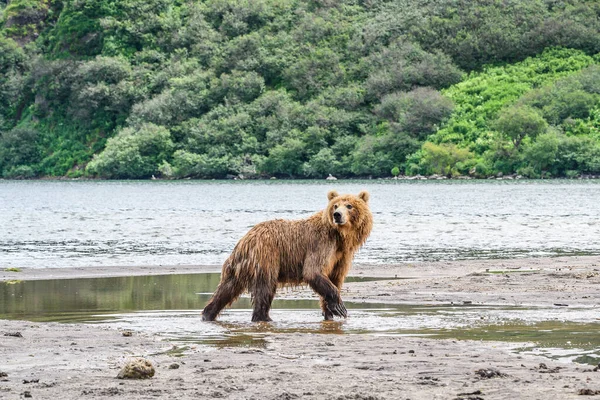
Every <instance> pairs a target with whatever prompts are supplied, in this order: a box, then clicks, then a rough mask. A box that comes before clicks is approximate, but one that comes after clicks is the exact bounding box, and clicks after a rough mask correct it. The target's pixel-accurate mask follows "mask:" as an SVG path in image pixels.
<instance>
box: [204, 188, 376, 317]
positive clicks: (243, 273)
mask: <svg viewBox="0 0 600 400" xmlns="http://www.w3.org/2000/svg"><path fill="white" fill-rule="evenodd" d="M327 198H328V199H329V204H328V205H327V208H326V209H325V210H322V211H319V212H317V213H316V214H314V215H312V216H310V217H308V218H306V219H301V220H295V221H289V220H283V219H276V220H272V221H266V222H262V223H260V224H258V225H256V226H254V227H253V228H252V229H250V231H249V232H248V233H247V234H246V235H245V236H244V237H243V238H242V239H240V241H239V242H238V244H237V245H236V246H235V248H234V249H233V252H232V253H231V255H230V256H229V258H227V260H226V261H225V263H224V264H223V271H222V273H221V282H220V283H219V286H218V287H217V290H216V291H215V293H214V294H213V296H212V298H211V299H210V301H209V302H208V304H207V305H206V307H205V308H204V311H203V312H202V319H203V320H204V321H214V320H215V318H217V316H218V315H219V313H220V312H221V310H222V309H223V308H224V307H225V306H227V305H230V304H231V303H233V301H234V300H235V299H236V298H237V297H238V296H239V295H240V294H241V293H242V292H243V291H244V290H248V291H249V292H250V294H251V296H252V303H253V308H254V310H253V313H252V321H271V319H270V318H269V310H270V309H271V302H272V301H273V298H274V297H275V292H276V290H277V286H278V285H279V284H281V285H300V284H302V283H307V284H308V285H309V286H310V287H311V288H312V289H313V290H314V291H315V292H317V293H318V294H319V296H321V308H322V310H323V316H324V317H325V319H326V320H331V319H333V316H334V315H335V316H338V317H344V318H345V317H346V316H347V312H346V307H345V306H344V303H343V302H342V299H341V297H340V289H341V287H342V284H343V282H344V278H345V277H346V275H347V274H348V270H349V269H350V265H351V263H352V258H353V256H354V253H356V251H357V250H358V249H359V248H360V247H361V246H362V245H363V243H364V242H365V241H366V240H367V237H368V236H369V234H370V233H371V228H372V227H373V215H372V214H371V211H370V210H369V205H368V201H369V193H367V192H365V191H362V192H360V193H359V194H358V196H354V195H350V194H347V195H339V194H338V193H337V192H335V191H331V192H329V193H328V194H327Z"/></svg>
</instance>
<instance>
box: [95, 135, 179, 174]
mask: <svg viewBox="0 0 600 400" xmlns="http://www.w3.org/2000/svg"><path fill="white" fill-rule="evenodd" d="M172 151H173V142H172V141H171V135H170V133H169V131H168V129H166V128H164V127H162V126H157V125H153V124H145V125H142V126H141V127H140V128H139V129H133V128H125V129H123V130H122V131H120V132H119V133H118V134H117V136H115V137H114V138H111V139H109V140H108V142H107V144H106V149H105V150H104V151H103V152H102V153H101V154H100V155H98V156H95V157H94V159H93V160H92V161H91V162H90V163H89V164H88V166H87V171H88V172H89V173H90V174H93V175H98V176H101V177H105V178H117V179H118V178H148V177H150V176H152V175H154V174H158V173H159V166H160V165H162V164H163V162H164V161H165V160H168V158H170V154H171V152H172Z"/></svg>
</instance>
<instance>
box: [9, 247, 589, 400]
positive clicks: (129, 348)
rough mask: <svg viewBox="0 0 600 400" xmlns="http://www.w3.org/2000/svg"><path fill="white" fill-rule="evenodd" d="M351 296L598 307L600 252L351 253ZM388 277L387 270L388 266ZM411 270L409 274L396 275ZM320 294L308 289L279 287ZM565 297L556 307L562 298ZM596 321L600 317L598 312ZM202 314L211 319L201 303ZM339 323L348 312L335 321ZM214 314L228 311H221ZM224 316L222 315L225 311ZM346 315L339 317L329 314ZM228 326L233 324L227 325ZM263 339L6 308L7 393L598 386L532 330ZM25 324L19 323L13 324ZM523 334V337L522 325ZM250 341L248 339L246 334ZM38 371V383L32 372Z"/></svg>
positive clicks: (353, 393)
mask: <svg viewBox="0 0 600 400" xmlns="http://www.w3.org/2000/svg"><path fill="white" fill-rule="evenodd" d="M219 270H220V266H193V265H192V266H158V267H150V266H138V267H93V268H65V269H60V268H55V269H23V271H22V272H6V271H2V272H1V273H0V280H2V281H11V280H15V279H17V280H35V279H63V278H64V279H68V278H84V277H89V278H99V277H109V276H131V275H148V274H152V275H159V274H160V275H162V274H181V273H203V272H218V271H219ZM350 276H355V277H361V276H362V277H380V278H383V279H382V280H377V281H358V282H349V283H346V284H345V286H344V288H343V291H342V298H343V299H344V300H345V301H347V302H348V301H357V302H385V303H397V304H402V303H410V304H419V305H425V306H430V305H432V306H435V305H439V304H446V305H447V304H451V303H458V304H463V303H465V302H470V303H472V304H486V305H489V304H500V305H502V304H504V305H515V304H521V305H528V304H533V305H539V306H544V307H552V305H553V304H555V303H564V304H567V305H568V307H586V308H590V307H591V308H598V309H599V310H600V290H599V288H600V257H597V256H585V257H583V256H582V257H557V258H532V259H511V260H482V261H473V260H470V261H451V262H427V263H407V264H401V265H375V264H357V265H354V266H353V268H352V270H351V273H350ZM385 278H390V279H385ZM397 278H407V279H397ZM303 296H307V297H311V298H314V297H315V295H314V293H312V291H311V290H310V289H307V288H304V289H301V290H298V291H293V292H291V291H285V290H281V291H279V292H278V295H277V297H279V298H286V297H289V298H302V297H303ZM566 308H567V307H563V308H560V307H557V308H556V309H557V310H558V311H557V312H560V310H563V309H566ZM589 322H590V323H598V324H599V327H600V318H598V319H597V320H596V321H589ZM197 323H198V324H204V323H205V322H201V321H200V318H199V317H198V322H197ZM337 323H341V322H337ZM216 324H220V323H219V322H216ZM223 324H225V323H223ZM322 324H323V326H324V327H325V328H328V327H330V325H328V324H331V327H330V328H335V324H336V322H333V323H328V322H323V323H322ZM221 326H223V325H221ZM268 327H269V325H268V324H267V325H260V324H256V326H255V328H253V330H254V329H256V334H258V335H260V338H261V340H259V341H250V342H248V343H244V342H243V341H242V342H241V343H238V344H234V343H233V342H232V343H228V344H225V345H203V344H195V343H194V342H193V341H192V342H190V344H189V346H186V348H185V349H184V348H182V347H181V346H175V345H173V344H172V343H170V342H168V341H167V340H164V339H162V340H161V338H160V337H158V336H154V335H151V334H147V333H144V332H133V336H124V335H123V332H122V331H120V330H117V329H113V328H110V327H107V326H103V325H101V324H100V325H97V324H96V325H95V324H70V323H38V322H29V321H14V320H0V359H2V360H5V361H4V362H3V363H1V364H0V372H4V373H6V374H7V376H6V377H0V397H2V398H6V399H20V398H23V397H24V396H25V392H29V395H31V396H32V397H33V398H38V399H40V398H41V399H55V398H61V399H62V398H65V399H76V398H77V399H80V398H85V397H87V398H100V399H103V398H112V397H114V396H118V397H119V398H123V399H127V400H128V399H137V398H154V397H161V398H162V397H164V398H181V399H188V398H190V399H191V398H227V399H265V398H266V399H296V398H303V399H304V398H306V399H341V400H346V399H348V400H350V399H359V400H360V399H362V400H367V399H370V400H380V399H397V398H402V399H404V398H410V399H412V400H415V399H417V400H419V399H422V400H425V399H485V400H491V399H507V398H520V399H540V398H545V397H556V398H561V399H576V398H577V399H579V398H581V397H580V394H590V393H596V391H598V393H600V372H599V371H598V369H596V370H594V367H593V366H590V365H585V364H577V363H574V362H570V361H565V360H559V361H557V360H552V359H549V358H547V357H544V356H541V355H534V354H529V353H518V352H517V349H518V348H519V347H525V346H529V347H531V346H535V343H530V342H527V341H523V342H521V343H519V342H513V341H512V340H511V342H510V343H509V342H503V341H481V340H477V341H473V340H457V339H439V338H428V337H427V336H422V337H421V336H419V337H415V336H410V335H408V336H406V335H386V334H358V333H357V334H339V331H338V330H336V329H329V330H330V331H331V333H276V332H273V331H271V330H270V329H269V328H268ZM16 332H19V333H20V335H21V336H22V337H16V336H5V335H6V334H7V333H9V334H15V333H16ZM512 339H514V338H512ZM240 344H241V345H240ZM134 356H141V357H145V358H147V359H149V360H150V361H151V362H152V363H153V365H154V366H155V368H156V374H155V376H154V377H153V378H151V379H149V380H141V381H134V380H118V379H116V375H117V373H118V372H119V369H120V368H121V367H122V366H123V365H124V364H125V362H126V361H127V360H128V359H130V358H131V357H134ZM24 382H29V383H24Z"/></svg>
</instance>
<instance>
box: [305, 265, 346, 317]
mask: <svg viewBox="0 0 600 400" xmlns="http://www.w3.org/2000/svg"><path fill="white" fill-rule="evenodd" d="M306 281H307V283H308V285H309V286H310V287H311V288H312V289H313V290H314V291H315V292H317V293H318V294H319V295H320V296H321V297H322V300H321V301H322V305H323V316H324V317H325V319H333V316H334V315H335V316H338V317H343V318H346V317H347V316H348V311H347V310H346V306H344V302H342V298H341V297H340V292H339V290H338V288H337V287H335V285H334V284H333V283H332V282H331V281H330V280H329V278H327V277H326V276H325V275H323V274H317V275H315V276H314V277H312V278H308V279H306Z"/></svg>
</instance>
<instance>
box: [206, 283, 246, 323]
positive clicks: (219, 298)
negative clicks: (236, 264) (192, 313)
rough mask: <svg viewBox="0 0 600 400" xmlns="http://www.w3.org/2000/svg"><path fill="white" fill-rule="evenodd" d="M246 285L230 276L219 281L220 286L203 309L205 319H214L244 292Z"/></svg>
mask: <svg viewBox="0 0 600 400" xmlns="http://www.w3.org/2000/svg"><path fill="white" fill-rule="evenodd" d="M243 290H244V286H243V285H242V284H241V283H240V282H239V281H238V280H236V279H235V278H234V277H232V276H229V277H226V278H225V279H224V280H222V281H221V283H219V287H218V288H217V290H216V291H215V294H213V296H212V298H211V299H210V301H209V302H208V304H207V305H206V307H204V310H203V311H202V320H203V321H214V320H215V319H216V318H217V316H218V315H219V313H220V312H221V310H222V309H223V308H225V306H227V305H229V304H231V303H233V302H234V301H235V299H237V298H238V296H239V295H240V294H241V293H242V291H243Z"/></svg>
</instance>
